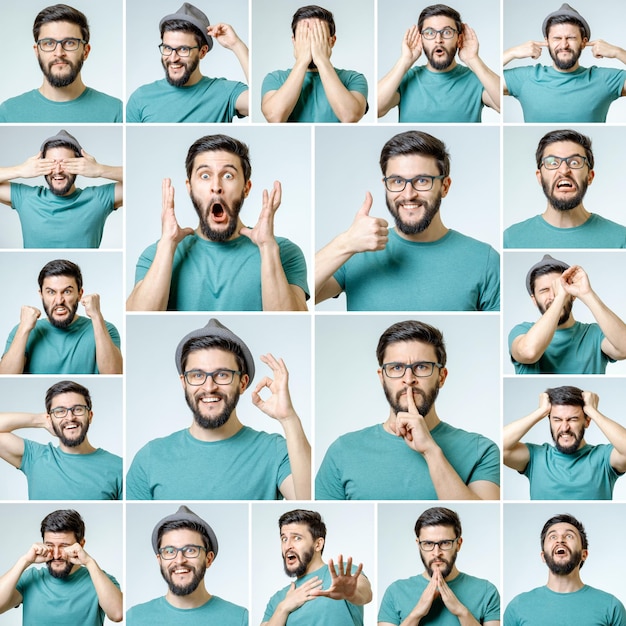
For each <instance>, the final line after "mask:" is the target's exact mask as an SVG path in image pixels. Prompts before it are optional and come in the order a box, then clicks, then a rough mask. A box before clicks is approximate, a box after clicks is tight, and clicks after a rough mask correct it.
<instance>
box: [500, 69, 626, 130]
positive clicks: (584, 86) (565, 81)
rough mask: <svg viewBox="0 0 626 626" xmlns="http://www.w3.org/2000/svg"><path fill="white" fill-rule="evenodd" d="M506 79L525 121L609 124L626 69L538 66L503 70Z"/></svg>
mask: <svg viewBox="0 0 626 626" xmlns="http://www.w3.org/2000/svg"><path fill="white" fill-rule="evenodd" d="M504 80H505V82H506V86H507V89H508V91H509V94H510V95H512V96H513V97H514V98H517V99H518V100H519V103H520V104H521V105H522V110H523V112H524V121H525V122H533V123H534V122H567V123H572V122H606V115H607V113H608V112H609V106H610V105H611V102H613V100H617V98H619V97H620V96H621V95H622V89H623V88H624V83H625V82H626V70H620V69H613V68H610V67H597V66H595V65H592V66H591V67H579V68H578V69H577V70H574V71H573V72H559V71H558V70H555V69H554V68H553V67H551V66H547V65H541V64H540V63H538V64H537V65H526V66H524V67H514V68H511V69H508V70H504Z"/></svg>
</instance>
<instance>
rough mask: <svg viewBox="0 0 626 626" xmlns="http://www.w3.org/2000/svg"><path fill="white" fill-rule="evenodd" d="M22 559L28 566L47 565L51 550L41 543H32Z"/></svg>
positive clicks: (50, 557)
mask: <svg viewBox="0 0 626 626" xmlns="http://www.w3.org/2000/svg"><path fill="white" fill-rule="evenodd" d="M24 558H25V559H26V561H27V562H28V564H29V565H32V564H33V563H47V562H48V561H51V560H52V550H51V549H50V548H49V547H48V546H47V545H45V544H43V543H34V544H33V545H32V546H31V547H30V549H29V550H28V552H27V553H26V554H25V555H24Z"/></svg>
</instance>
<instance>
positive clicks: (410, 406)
mask: <svg viewBox="0 0 626 626" xmlns="http://www.w3.org/2000/svg"><path fill="white" fill-rule="evenodd" d="M406 404H407V411H408V412H409V413H413V414H418V415H419V411H418V410H417V405H416V404H415V398H414V397H413V387H407V390H406Z"/></svg>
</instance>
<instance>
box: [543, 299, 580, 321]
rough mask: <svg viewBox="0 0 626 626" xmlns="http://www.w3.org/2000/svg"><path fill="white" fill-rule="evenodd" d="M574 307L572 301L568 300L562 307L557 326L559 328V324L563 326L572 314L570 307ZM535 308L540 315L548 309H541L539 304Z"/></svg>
mask: <svg viewBox="0 0 626 626" xmlns="http://www.w3.org/2000/svg"><path fill="white" fill-rule="evenodd" d="M573 306H574V301H573V300H570V301H569V302H568V303H567V304H566V305H565V306H564V307H563V311H562V313H561V317H559V323H558V326H561V324H565V322H567V320H568V319H569V316H570V314H571V312H572V307H573ZM537 308H538V309H539V312H540V313H541V315H543V314H544V313H545V312H546V311H547V310H548V309H549V308H550V307H547V308H546V307H543V306H541V305H540V304H538V305H537Z"/></svg>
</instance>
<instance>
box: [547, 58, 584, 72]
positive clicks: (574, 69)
mask: <svg viewBox="0 0 626 626" xmlns="http://www.w3.org/2000/svg"><path fill="white" fill-rule="evenodd" d="M552 67H553V68H554V69H555V70H556V71H557V72H561V74H570V73H571V72H575V71H576V70H577V69H578V68H579V67H580V63H578V61H577V62H576V65H574V67H570V68H569V70H562V69H560V68H558V67H557V66H556V64H555V63H552Z"/></svg>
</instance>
